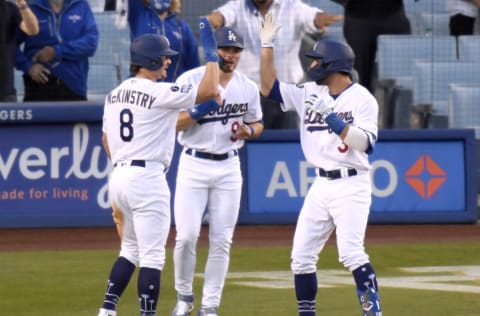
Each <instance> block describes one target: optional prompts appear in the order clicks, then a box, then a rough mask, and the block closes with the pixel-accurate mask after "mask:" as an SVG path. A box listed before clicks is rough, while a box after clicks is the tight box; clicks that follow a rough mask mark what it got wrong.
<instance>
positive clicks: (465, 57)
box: [458, 35, 480, 62]
mask: <svg viewBox="0 0 480 316" xmlns="http://www.w3.org/2000/svg"><path fill="white" fill-rule="evenodd" d="M458 58H459V59H460V60H461V61H477V62H480V35H461V36H459V37H458Z"/></svg>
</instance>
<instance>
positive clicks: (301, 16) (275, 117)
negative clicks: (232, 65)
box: [208, 0, 343, 129]
mask: <svg viewBox="0 0 480 316" xmlns="http://www.w3.org/2000/svg"><path fill="white" fill-rule="evenodd" d="M270 11H271V12H273V14H274V15H275V16H276V19H277V21H279V24H281V26H282V27H281V28H280V30H279V31H278V35H277V38H276V41H275V43H274V45H275V66H276V69H277V75H278V79H279V80H281V81H284V82H290V83H292V82H295V83H299V82H300V81H301V80H302V79H303V78H304V72H303V68H302V64H301V61H300V58H299V50H300V46H301V41H302V38H303V36H304V35H306V34H315V33H316V34H320V33H322V32H324V31H325V30H326V27H327V26H329V25H330V24H332V23H334V22H337V21H340V20H342V19H343V17H342V16H341V15H332V14H328V13H325V12H323V11H322V10H321V9H319V8H316V7H312V6H309V5H307V4H305V3H304V2H303V1H301V0H294V1H280V0H230V1H228V2H227V3H225V4H224V5H222V6H220V7H219V8H217V9H215V10H214V11H213V12H212V13H210V15H209V16H208V19H209V20H210V23H211V24H212V26H213V27H214V28H219V27H222V26H227V27H232V28H234V29H237V30H240V31H242V32H243V34H242V35H243V38H244V50H243V53H242V54H243V55H242V58H241V59H240V62H239V64H238V70H239V71H241V72H243V73H244V74H246V75H247V76H248V77H249V78H250V79H252V80H253V81H255V82H256V83H257V84H259V83H260V61H259V56H260V51H261V48H262V47H261V41H260V33H259V21H261V20H263V19H264V17H265V14H266V13H267V12H270ZM261 103H262V111H263V120H264V126H265V128H266V129H296V128H297V127H298V115H297V114H296V113H295V112H293V111H292V112H282V110H281V109H280V106H279V105H278V103H277V102H275V101H272V100H268V99H267V98H264V97H263V96H262V97H261Z"/></svg>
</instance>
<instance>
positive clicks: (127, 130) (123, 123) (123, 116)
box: [120, 109, 133, 142]
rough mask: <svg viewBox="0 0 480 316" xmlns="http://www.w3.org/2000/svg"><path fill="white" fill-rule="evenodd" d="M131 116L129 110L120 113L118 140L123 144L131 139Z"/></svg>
mask: <svg viewBox="0 0 480 316" xmlns="http://www.w3.org/2000/svg"><path fill="white" fill-rule="evenodd" d="M132 124H133V114H132V111H130V109H123V110H122V111H121V112H120V138H121V139H122V140H123V141H124V142H130V141H131V140H132V138H133V126H132Z"/></svg>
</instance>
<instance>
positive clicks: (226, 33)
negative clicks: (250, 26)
mask: <svg viewBox="0 0 480 316" xmlns="http://www.w3.org/2000/svg"><path fill="white" fill-rule="evenodd" d="M215 39H216V41H217V47H237V48H241V49H243V38H242V37H241V36H240V35H239V34H238V32H236V31H235V30H234V29H232V28H231V27H222V28H219V29H218V30H217V31H216V32H215Z"/></svg>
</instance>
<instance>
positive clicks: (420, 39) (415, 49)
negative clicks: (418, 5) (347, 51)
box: [376, 35, 456, 128]
mask: <svg viewBox="0 0 480 316" xmlns="http://www.w3.org/2000/svg"><path fill="white" fill-rule="evenodd" d="M415 60H438V61H444V60H448V61H454V60H456V41H455V38H454V37H452V36H431V37H426V36H424V35H380V36H379V37H378V48H377V74H378V75H377V77H378V78H377V84H376V95H377V96H379V95H380V94H381V95H382V97H381V98H380V97H379V100H381V102H379V105H380V107H381V108H382V110H383V111H382V115H383V117H382V118H381V119H382V120H383V125H384V127H393V128H406V127H408V126H409V125H410V123H409V121H410V118H409V106H410V105H411V100H412V84H413V78H412V75H413V73H412V71H413V63H414V61H415Z"/></svg>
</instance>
